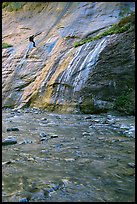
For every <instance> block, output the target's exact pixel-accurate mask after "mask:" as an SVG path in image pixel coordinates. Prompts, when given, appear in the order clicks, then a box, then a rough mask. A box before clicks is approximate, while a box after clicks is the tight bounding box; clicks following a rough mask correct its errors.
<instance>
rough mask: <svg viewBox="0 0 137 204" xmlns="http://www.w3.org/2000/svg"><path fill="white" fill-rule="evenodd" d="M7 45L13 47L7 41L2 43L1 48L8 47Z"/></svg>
mask: <svg viewBox="0 0 137 204" xmlns="http://www.w3.org/2000/svg"><path fill="white" fill-rule="evenodd" d="M9 47H13V45H10V44H8V43H2V49H4V48H9Z"/></svg>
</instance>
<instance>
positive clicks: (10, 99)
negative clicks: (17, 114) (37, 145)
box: [2, 2, 135, 114]
mask: <svg viewBox="0 0 137 204" xmlns="http://www.w3.org/2000/svg"><path fill="white" fill-rule="evenodd" d="M131 11H134V2H109V3H108V2H107V3H106V2H45V3H35V2H33V3H32V2H29V3H26V4H25V5H24V6H23V7H22V8H21V9H20V10H18V11H12V12H8V11H7V10H6V8H5V9H3V13H2V17H3V21H2V22H3V26H2V40H3V42H6V43H9V44H12V45H13V47H11V48H7V49H3V51H2V54H3V56H2V57H3V61H2V67H3V68H2V77H3V78H2V86H3V87H2V102H3V107H12V108H21V107H24V106H31V107H37V108H43V109H48V110H52V111H53V110H59V111H63V112H75V111H76V112H77V111H81V112H83V113H94V112H102V111H107V110H113V109H115V101H116V99H117V98H118V97H119V96H121V95H122V94H125V92H128V93H129V94H128V95H129V96H130V97H129V98H130V102H131V103H130V107H128V108H127V110H126V112H127V113H131V114H132V113H134V68H135V66H134V29H132V30H131V31H130V32H124V33H121V34H114V35H111V36H105V37H103V38H101V39H99V40H96V41H93V42H88V43H86V44H84V45H82V46H80V47H77V48H75V47H74V43H75V42H77V41H80V40H82V39H85V38H86V37H89V36H95V35H97V34H99V33H101V32H103V31H104V30H106V29H108V28H109V27H110V26H111V25H113V24H114V23H116V22H118V21H119V20H120V19H121V18H122V17H123V15H128V13H130V12H131ZM32 34H38V35H37V36H36V38H35V41H36V48H33V49H31V50H29V55H28V57H27V58H26V53H27V51H28V48H29V42H28V37H29V36H30V35H32ZM132 107H133V108H132ZM121 111H125V110H124V109H121Z"/></svg>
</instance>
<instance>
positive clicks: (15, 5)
mask: <svg viewBox="0 0 137 204" xmlns="http://www.w3.org/2000/svg"><path fill="white" fill-rule="evenodd" d="M24 4H26V2H3V3H2V8H3V9H4V8H6V10H7V11H9V12H12V11H18V10H19V9H21V8H22V7H23V6H24Z"/></svg>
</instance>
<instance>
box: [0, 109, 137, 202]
mask: <svg viewBox="0 0 137 204" xmlns="http://www.w3.org/2000/svg"><path fill="white" fill-rule="evenodd" d="M2 116H3V121H2V133H3V134H2V140H3V141H4V140H6V139H7V138H12V139H13V138H17V140H18V142H17V143H16V144H13V145H4V146H2V200H3V202H77V201H79V202H114V201H115V202H127V201H128V202H134V200H135V195H134V192H135V191H134V189H135V118H134V117H133V116H121V115H118V114H116V113H115V114H114V113H109V114H105V113H104V114H100V115H95V114H94V115H80V114H73V115H72V114H67V115H65V114H62V115H61V114H57V113H50V112H45V111H42V110H39V109H24V110H11V109H3V113H2ZM43 118H46V119H47V121H48V124H47V123H42V122H41V120H43ZM11 121H12V122H11ZM11 127H18V128H19V131H14V132H13V131H10V132H7V128H11ZM13 134H14V136H13ZM9 135H10V136H9ZM11 175H12V176H11Z"/></svg>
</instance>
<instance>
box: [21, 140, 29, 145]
mask: <svg viewBox="0 0 137 204" xmlns="http://www.w3.org/2000/svg"><path fill="white" fill-rule="evenodd" d="M31 143H32V141H31V140H24V141H22V142H20V143H19V144H31Z"/></svg>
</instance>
